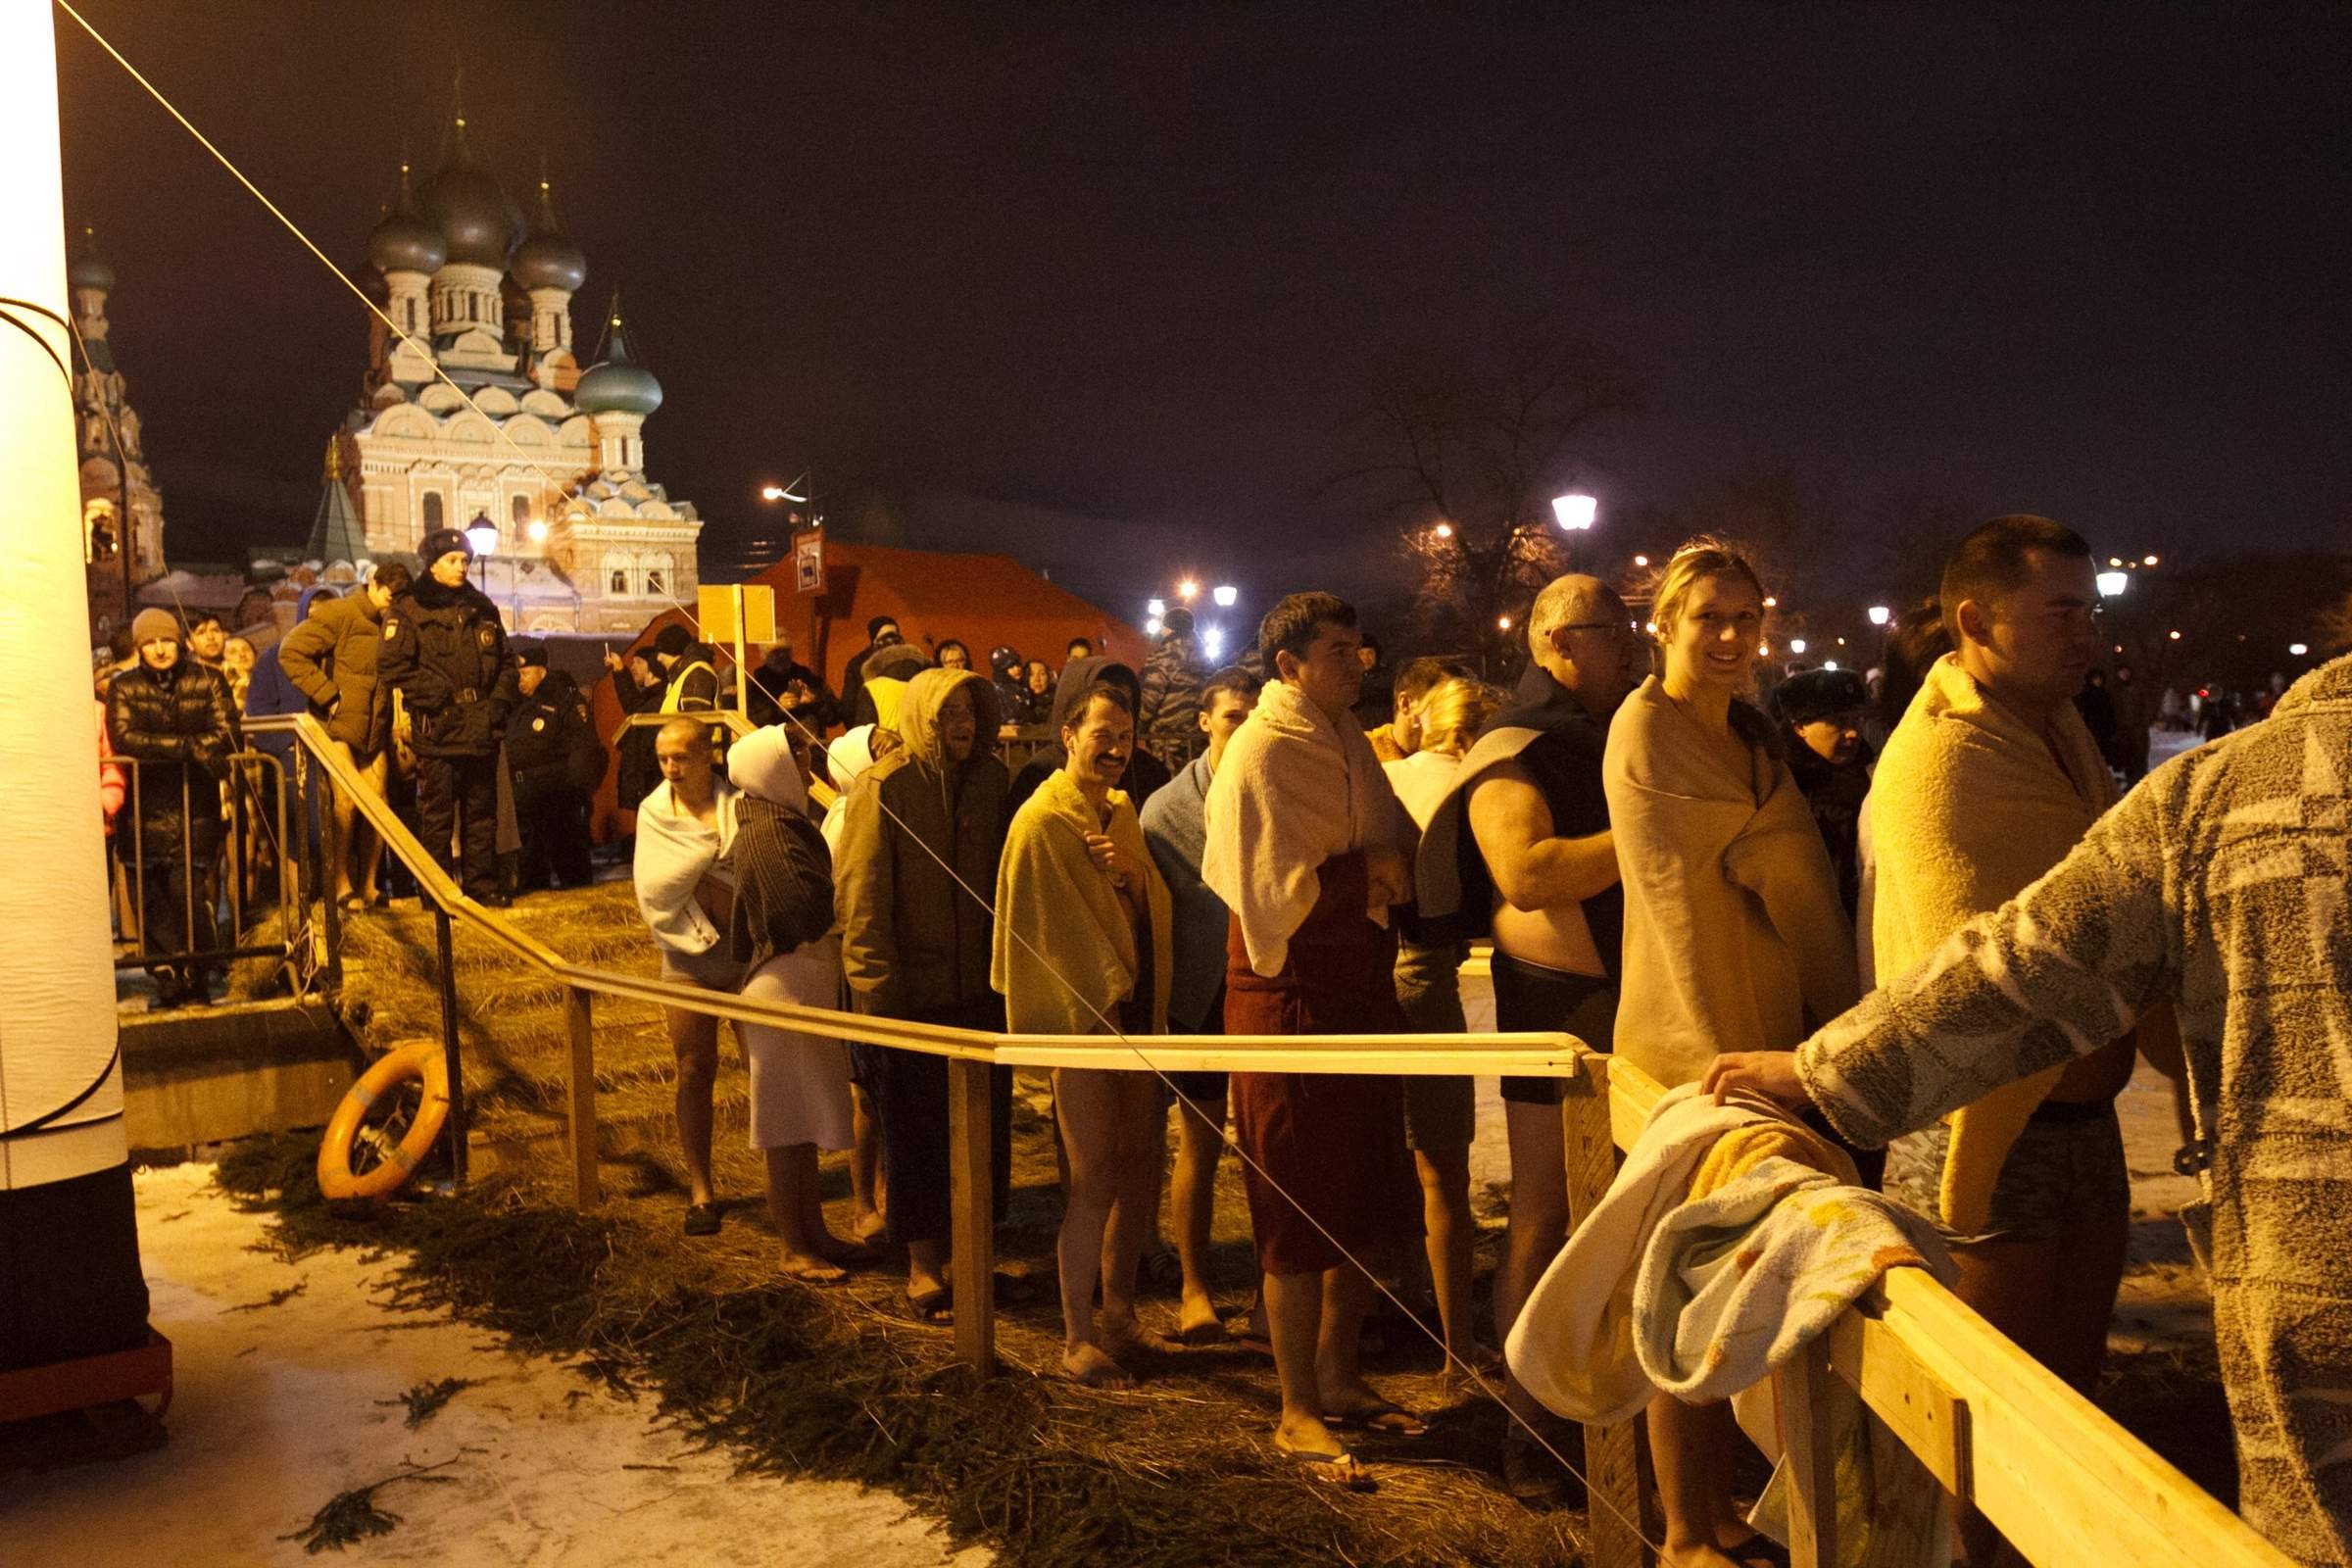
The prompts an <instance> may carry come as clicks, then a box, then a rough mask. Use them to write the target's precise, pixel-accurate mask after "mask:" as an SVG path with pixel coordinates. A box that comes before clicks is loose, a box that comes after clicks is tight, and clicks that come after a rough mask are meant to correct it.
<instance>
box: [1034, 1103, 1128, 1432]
mask: <svg viewBox="0 0 2352 1568" xmlns="http://www.w3.org/2000/svg"><path fill="white" fill-rule="evenodd" d="M1124 1076H1126V1075H1125V1074H1122V1073H1116V1072H1103V1071H1096V1070H1091V1069H1081V1068H1069V1067H1061V1068H1056V1069H1054V1119H1055V1121H1056V1122H1058V1123H1059V1125H1060V1127H1061V1149H1062V1155H1063V1159H1064V1163H1065V1169H1066V1171H1067V1173H1068V1174H1067V1176H1066V1177H1065V1179H1064V1184H1063V1187H1062V1194H1063V1201H1062V1211H1061V1233H1060V1236H1059V1237H1058V1238H1057V1239H1056V1241H1055V1243H1054V1255H1055V1259H1056V1261H1057V1263H1058V1264H1059V1268H1060V1274H1061V1327H1062V1349H1061V1368H1062V1370H1063V1371H1064V1372H1065V1373H1067V1374H1068V1375H1069V1376H1071V1377H1073V1378H1076V1379H1077V1380H1078V1381H1080V1382H1082V1383H1092V1384H1097V1385H1111V1386H1115V1385H1118V1384H1122V1383H1126V1382H1129V1381H1131V1380H1130V1379H1129V1378H1128V1376H1127V1373H1126V1371H1125V1369H1124V1368H1122V1367H1121V1366H1120V1365H1119V1364H1118V1362H1116V1361H1114V1360H1112V1359H1111V1357H1110V1355H1109V1354H1108V1353H1107V1352H1106V1351H1104V1350H1103V1347H1102V1346H1101V1344H1100V1343H1098V1341H1097V1339H1096V1335H1095V1301H1094V1296H1095V1281H1096V1277H1097V1275H1098V1274H1099V1272H1100V1271H1101V1268H1102V1263H1103V1231H1104V1228H1105V1226H1106V1225H1107V1223H1108V1222H1109V1219H1110V1207H1111V1203H1112V1201H1114V1200H1115V1199H1116V1198H1117V1197H1118V1187H1119V1179H1118V1155H1119V1125H1118V1124H1119V1110H1120V1106H1119V1085H1118V1080H1119V1079H1120V1078H1121V1077H1124ZM1148 1082H1149V1081H1148V1080H1147V1086H1148ZM1104 1294H1105V1297H1107V1295H1108V1292H1107V1290H1106V1291H1105V1293H1104ZM1106 1304H1107V1302H1106Z"/></svg>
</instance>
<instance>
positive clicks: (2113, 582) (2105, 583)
mask: <svg viewBox="0 0 2352 1568" xmlns="http://www.w3.org/2000/svg"><path fill="white" fill-rule="evenodd" d="M2098 583H2099V597H2100V598H2101V599H2120V598H2122V597H2123V592H2124V590H2125V589H2126V588H2128V587H2130V586H2131V573H2130V572H2128V571H2102V572H2100V573H2099V576H2098Z"/></svg>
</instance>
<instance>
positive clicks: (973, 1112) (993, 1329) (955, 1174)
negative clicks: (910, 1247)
mask: <svg viewBox="0 0 2352 1568" xmlns="http://www.w3.org/2000/svg"><path fill="white" fill-rule="evenodd" d="M992 1070H993V1069H991V1067H990V1066H989V1064H988V1063H987V1062H985V1061H965V1060H962V1059H960V1058H955V1057H951V1058H950V1059H949V1061H948V1183H949V1190H950V1194H951V1200H952V1213H951V1216H950V1230H951V1240H952V1245H953V1247H954V1249H955V1276H954V1280H953V1284H954V1287H955V1292H956V1357H957V1359H959V1360H961V1361H963V1362H964V1363H965V1364H966V1365H968V1366H970V1367H972V1368H973V1369H974V1370H976V1371H977V1372H979V1374H980V1375H981V1376H982V1377H989V1376H992V1375H994V1374H995V1372H996V1370H997V1323H996V1313H997V1302H996V1273H997V1225H996V1212H995V1208H996V1182H995V1178H994V1176H993V1175H992V1168H993V1163H994V1162H993V1160H992V1158H991V1153H992V1151H991V1144H992V1143H993V1141H994V1139H995V1124H994V1122H993V1120H992V1118H991V1117H990V1115H989V1074H990V1072H991V1071H992Z"/></svg>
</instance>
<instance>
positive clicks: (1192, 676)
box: [1135, 632, 1204, 768]
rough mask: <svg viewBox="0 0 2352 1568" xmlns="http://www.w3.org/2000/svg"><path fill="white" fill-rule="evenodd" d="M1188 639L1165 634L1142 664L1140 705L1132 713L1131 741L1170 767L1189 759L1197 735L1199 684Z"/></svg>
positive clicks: (1199, 707) (1173, 633) (1198, 735)
mask: <svg viewBox="0 0 2352 1568" xmlns="http://www.w3.org/2000/svg"><path fill="white" fill-rule="evenodd" d="M1202 679H1203V677H1202V675H1201V668H1200V666H1199V664H1197V663H1196V662H1194V659H1193V646H1192V639H1191V638H1190V637H1184V636H1180V635H1178V634H1177V633H1175V632H1169V633H1167V634H1166V635H1165V636H1163V637H1162V638H1160V640H1159V646H1158V647H1157V648H1154V649H1152V657H1151V658H1149V659H1147V660H1145V661H1144V678H1143V703H1142V706H1140V707H1139V708H1138V709H1137V710H1136V714H1135V738H1136V743H1137V744H1138V745H1141V746H1149V747H1150V748H1152V752H1153V754H1154V755H1156V756H1157V757H1158V758H1159V760H1161V761H1163V762H1165V763H1167V764H1168V766H1170V767H1171V768H1174V767H1182V766H1183V765H1184V764H1185V763H1186V762H1187V761H1190V760H1192V754H1193V752H1194V751H1195V750H1196V748H1197V745H1198V744H1199V743H1200V742H1201V741H1202V740H1203V739H1204V737H1202V735H1201V681H1202Z"/></svg>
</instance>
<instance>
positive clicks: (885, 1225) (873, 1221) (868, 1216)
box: [850, 1208, 890, 1242]
mask: <svg viewBox="0 0 2352 1568" xmlns="http://www.w3.org/2000/svg"><path fill="white" fill-rule="evenodd" d="M888 1229H890V1221H889V1220H888V1219H886V1218H884V1217H883V1214H882V1211H881V1210H880V1209H878V1208H869V1209H867V1210H866V1211H865V1212H864V1213H862V1214H860V1215H858V1223H857V1224H855V1225H853V1226H851V1227H850V1234H851V1235H852V1236H854V1237H856V1238H857V1239H858V1241H861V1242H870V1241H872V1240H874V1239H875V1238H876V1237H878V1236H880V1235H881V1234H882V1233H883V1232H884V1231H886V1230H888Z"/></svg>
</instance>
